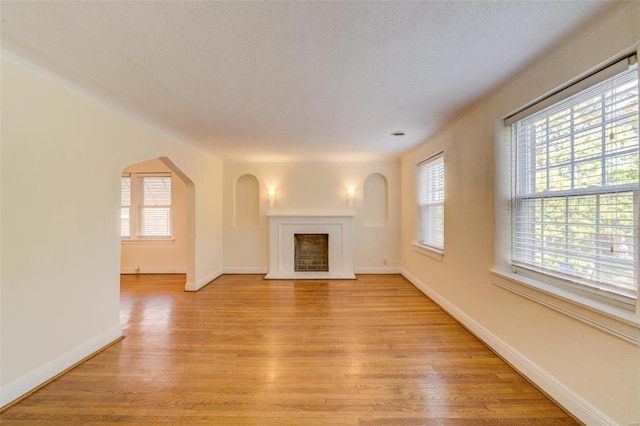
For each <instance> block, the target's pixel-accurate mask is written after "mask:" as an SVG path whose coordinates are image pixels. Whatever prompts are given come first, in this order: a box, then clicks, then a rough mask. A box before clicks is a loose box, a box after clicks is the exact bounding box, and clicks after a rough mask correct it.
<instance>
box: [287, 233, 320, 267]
mask: <svg viewBox="0 0 640 426" xmlns="http://www.w3.org/2000/svg"><path fill="white" fill-rule="evenodd" d="M293 238H294V247H295V251H294V253H295V259H294V268H295V271H296V272H322V271H329V234H294V236H293Z"/></svg>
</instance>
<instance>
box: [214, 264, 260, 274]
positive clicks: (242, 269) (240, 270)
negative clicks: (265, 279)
mask: <svg viewBox="0 0 640 426" xmlns="http://www.w3.org/2000/svg"><path fill="white" fill-rule="evenodd" d="M222 271H223V273H224V274H259V275H264V274H267V273H268V272H269V268H267V267H262V266H230V267H226V268H223V269H222Z"/></svg>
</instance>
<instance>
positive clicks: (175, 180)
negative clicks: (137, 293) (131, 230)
mask: <svg viewBox="0 0 640 426" xmlns="http://www.w3.org/2000/svg"><path fill="white" fill-rule="evenodd" d="M123 173H171V169H170V168H169V167H167V166H166V165H165V164H164V163H163V162H162V160H160V159H154V160H149V161H143V162H142V163H137V164H132V165H130V166H127V167H126V168H125V169H124V170H123ZM186 196H187V195H186V188H185V184H184V182H182V179H181V178H180V176H178V175H177V174H175V173H172V174H171V233H172V236H171V241H145V240H136V239H135V238H132V239H131V240H123V242H122V244H121V247H122V248H121V250H122V252H121V257H120V271H121V272H122V273H128V274H131V273H135V272H140V273H143V274H145V273H169V274H170V273H186V270H187V199H186ZM134 200H135V198H134Z"/></svg>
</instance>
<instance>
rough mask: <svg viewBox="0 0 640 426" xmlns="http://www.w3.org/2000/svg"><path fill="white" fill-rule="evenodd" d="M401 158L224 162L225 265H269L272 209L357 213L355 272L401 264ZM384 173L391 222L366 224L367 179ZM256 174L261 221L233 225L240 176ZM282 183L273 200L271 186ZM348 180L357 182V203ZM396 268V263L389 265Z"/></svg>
mask: <svg viewBox="0 0 640 426" xmlns="http://www.w3.org/2000/svg"><path fill="white" fill-rule="evenodd" d="M399 170H400V167H399V162H397V161H381V162H371V163H225V165H224V248H225V251H224V265H225V270H226V271H229V272H266V270H267V268H268V265H269V252H268V244H269V228H268V226H269V221H268V216H267V215H268V214H269V213H279V214H354V215H355V216H354V266H355V268H356V272H357V271H360V272H365V271H378V272H382V271H385V270H389V271H393V267H395V268H396V270H397V268H398V267H399V266H400V256H399V254H400V250H399V243H400V238H399V237H400V221H399V203H400V198H399V190H400V184H399V180H400V179H399V177H400V176H399ZM371 173H379V174H381V175H383V176H385V177H386V178H387V181H388V187H389V198H388V200H389V207H390V208H389V225H388V226H382V227H365V225H364V215H363V208H364V203H363V185H364V182H365V179H366V178H367V176H369V175H370V174H371ZM245 174H251V175H253V176H255V177H256V178H257V180H258V182H259V185H260V221H259V225H258V226H257V227H253V228H252V227H235V226H234V220H233V215H234V196H235V195H234V189H235V183H236V181H237V180H238V178H240V177H241V176H243V175H245ZM270 186H274V187H276V189H277V193H276V199H275V203H274V205H273V206H270V205H269V201H268V199H267V188H268V187H270ZM348 186H354V187H355V188H356V196H355V199H354V201H353V204H352V205H349V203H348V202H347V197H346V191H347V187H348ZM389 268H392V269H389Z"/></svg>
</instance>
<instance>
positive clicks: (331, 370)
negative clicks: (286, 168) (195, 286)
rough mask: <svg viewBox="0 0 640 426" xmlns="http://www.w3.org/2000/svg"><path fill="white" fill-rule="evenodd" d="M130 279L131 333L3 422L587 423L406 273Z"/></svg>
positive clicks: (126, 289) (127, 323)
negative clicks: (200, 284) (197, 281)
mask: <svg viewBox="0 0 640 426" xmlns="http://www.w3.org/2000/svg"><path fill="white" fill-rule="evenodd" d="M183 286H184V276H180V275H155V276H152V275H139V276H135V275H130V276H123V277H122V283H121V314H120V316H121V322H122V326H123V330H124V334H125V336H126V338H125V339H124V340H123V341H121V342H119V343H117V344H115V345H113V346H111V347H110V348H108V349H106V350H105V351H103V352H102V353H100V354H98V355H97V356H95V357H94V358H92V359H90V360H88V361H87V362H85V363H83V364H81V365H80V366H78V367H77V368H75V369H74V370H72V371H71V372H69V373H67V374H66V375H64V376H62V377H61V378H59V379H58V380H56V381H54V382H52V383H50V384H49V385H47V386H46V387H44V388H43V389H41V390H39V391H37V392H36V393H34V394H33V395H31V396H30V397H28V398H26V399H25V400H23V401H22V402H20V403H18V404H16V405H14V406H13V407H11V408H9V409H7V410H6V411H4V412H3V413H2V414H1V415H0V423H2V424H3V425H5V424H6V425H10V424H14V423H19V422H24V423H27V424H72V423H84V424H94V425H95V424H103V423H112V422H119V423H130V424H144V423H156V422H165V423H171V424H187V423H202V424H223V425H233V424H242V425H305V426H306V425H405V424H406V425H460V424H465V425H467V424H468V425H509V424H513V425H549V424H576V423H575V421H574V420H573V419H572V418H570V417H569V416H567V415H566V414H565V413H564V412H563V411H562V410H561V409H560V408H558V407H557V406H556V405H555V404H554V403H553V402H551V401H550V400H549V399H547V398H546V397H545V396H544V395H542V394H541V393H540V392H539V391H537V390H536V389H535V388H534V387H532V386H531V385H530V384H528V383H527V382H526V381H525V380H524V379H523V378H522V377H520V376H519V375H518V374H516V373H515V372H514V371H513V370H512V369H511V368H510V367H509V366H507V365H506V364H505V363H504V362H503V361H502V360H500V359H499V358H498V357H497V356H495V355H494V354H493V353H492V352H491V351H490V350H488V349H487V348H486V347H485V346H484V345H483V344H482V343H480V342H479V341H478V340H477V339H475V338H474V337H473V336H472V335H471V334H469V333H468V332H467V331H466V330H465V329H464V328H462V327H461V326H460V325H459V324H457V323H456V322H455V321H454V320H453V319H451V318H450V317H449V316H448V315H447V314H446V313H444V312H443V311H442V310H441V309H440V308H439V307H437V306H436V305H435V304H434V303H433V302H431V301H430V300H429V299H428V298H427V297H425V296H424V295H423V294H422V293H421V292H420V291H418V290H417V289H415V288H414V287H413V286H412V285H411V284H410V283H409V282H408V281H406V280H405V279H404V278H402V277H401V276H398V275H360V276H359V277H358V279H357V280H355V281H350V280H346V281H264V280H263V279H262V277H261V276H255V275H253V276H247V275H228V276H222V277H220V278H218V279H217V280H216V281H214V282H213V283H211V284H209V285H208V286H207V287H205V288H204V289H202V290H200V291H199V292H197V293H185V292H183V291H182V288H183Z"/></svg>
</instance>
